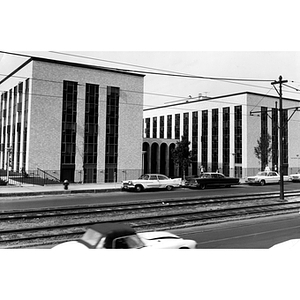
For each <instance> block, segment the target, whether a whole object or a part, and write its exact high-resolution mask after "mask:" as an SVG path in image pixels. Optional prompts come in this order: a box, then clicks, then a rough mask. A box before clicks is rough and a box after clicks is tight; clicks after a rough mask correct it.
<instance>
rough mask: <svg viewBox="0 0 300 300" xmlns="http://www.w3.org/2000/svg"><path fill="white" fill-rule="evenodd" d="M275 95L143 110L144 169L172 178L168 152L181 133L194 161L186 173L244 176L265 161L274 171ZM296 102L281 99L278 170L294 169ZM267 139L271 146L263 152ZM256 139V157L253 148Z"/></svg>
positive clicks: (299, 134) (299, 123) (299, 132)
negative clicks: (202, 169)
mask: <svg viewBox="0 0 300 300" xmlns="http://www.w3.org/2000/svg"><path fill="white" fill-rule="evenodd" d="M277 102H278V97H273V96H267V95H263V94H257V93H250V92H242V93H236V94H230V95H223V96H219V97H213V98H207V97H201V98H199V99H194V100H193V99H191V100H188V101H186V102H181V103H176V104H172V105H165V106H161V107H155V108H149V109H145V110H144V122H143V137H144V141H143V153H144V160H143V167H144V171H145V172H158V173H164V174H166V175H168V176H177V175H178V170H176V167H175V166H174V163H173V161H172V157H171V152H172V149H173V148H174V147H175V145H176V142H177V141H178V140H180V139H181V137H182V136H183V135H186V136H188V140H189V141H190V142H191V144H190V146H191V150H192V153H193V156H194V161H193V163H192V165H191V166H190V168H189V170H188V175H196V174H199V168H200V166H203V167H204V169H205V171H213V172H215V171H216V170H217V169H219V171H220V172H222V173H224V174H225V175H226V176H236V177H240V178H245V177H247V176H249V175H253V174H255V173H257V172H258V171H259V170H261V169H263V168H265V166H266V165H268V166H269V167H270V168H271V169H273V170H278V166H279V164H280V162H279V146H278V145H279V130H278V125H279V122H278V120H279V119H278V118H279V113H278V108H277V107H278V105H277ZM299 107H300V103H299V101H298V100H295V99H285V98H284V99H283V109H284V110H283V117H284V121H285V123H286V124H287V125H286V126H285V129H284V136H283V141H282V142H283V157H284V159H283V172H284V174H285V175H287V174H288V173H291V172H296V171H297V170H298V169H299V159H300V144H299V138H300V114H299V112H298V108H299ZM268 137H270V144H269V146H270V147H271V149H270V151H268V149H267V147H268V143H267V140H268ZM258 140H261V142H262V147H261V156H262V157H261V159H258V158H257V157H256V155H255V153H254V147H256V146H258Z"/></svg>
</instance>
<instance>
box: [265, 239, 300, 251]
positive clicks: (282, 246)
mask: <svg viewBox="0 0 300 300" xmlns="http://www.w3.org/2000/svg"><path fill="white" fill-rule="evenodd" d="M270 249H275V250H297V251H299V250H300V239H291V240H287V241H284V242H281V243H278V244H275V245H273V246H272V247H271V248H270Z"/></svg>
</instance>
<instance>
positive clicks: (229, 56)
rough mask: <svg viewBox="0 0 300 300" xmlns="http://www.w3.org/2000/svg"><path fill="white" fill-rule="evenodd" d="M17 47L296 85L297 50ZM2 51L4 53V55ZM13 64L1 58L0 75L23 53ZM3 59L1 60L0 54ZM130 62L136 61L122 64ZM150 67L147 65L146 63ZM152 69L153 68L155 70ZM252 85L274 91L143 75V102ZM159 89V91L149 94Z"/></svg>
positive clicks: (290, 92)
mask: <svg viewBox="0 0 300 300" xmlns="http://www.w3.org/2000/svg"><path fill="white" fill-rule="evenodd" d="M16 52H17V53H25V54H32V55H36V56H43V57H50V58H57V59H62V60H71V61H79V62H84V63H89V64H96V65H101V66H108V67H116V68H123V69H134V70H141V71H142V70H145V71H150V72H165V71H168V73H172V72H179V73H184V74H190V75H197V76H208V77H225V78H241V79H245V78H248V79H269V80H278V78H279V76H280V75H282V77H283V79H284V80H288V83H287V84H288V85H291V86H293V87H295V88H299V89H300V51H185V52H184V51H104V52H103V51H102V52H101V51H59V50H57V52H61V53H65V54H66V53H67V54H71V55H72V54H74V55H80V56H85V57H92V58H97V59H100V60H109V61H111V62H105V61H100V60H92V59H87V58H80V57H75V56H69V55H64V54H58V53H53V52H49V51H16ZM4 57H6V55H5V56H4ZM14 58H15V59H16V64H15V65H12V64H11V63H9V64H6V67H4V66H3V65H4V64H3V63H2V64H1V62H0V75H3V74H8V73H9V72H10V69H13V68H14V67H15V66H16V65H19V64H21V62H22V61H24V60H25V59H24V58H18V57H14ZM3 62H5V60H4V59H3ZM127 64H132V65H135V66H131V65H127ZM145 67H147V68H152V69H147V68H145ZM154 69H155V70H154ZM244 91H253V92H258V93H261V94H268V95H277V93H276V91H275V89H274V88H273V87H272V85H271V84H270V82H233V81H232V80H231V81H230V82H225V81H223V80H222V81H219V80H208V79H191V78H178V77H169V76H159V75H149V74H146V76H145V88H144V92H145V94H144V107H145V108H148V107H155V106H160V105H164V104H166V103H169V104H170V103H174V101H175V102H176V101H178V100H180V99H183V98H188V97H189V96H192V97H197V96H198V94H199V93H201V94H203V95H207V96H209V97H214V96H220V95H224V94H231V93H236V92H244ZM151 93H154V94H161V95H151ZM283 96H284V97H288V98H294V99H300V92H297V91H296V90H294V89H291V88H288V87H283Z"/></svg>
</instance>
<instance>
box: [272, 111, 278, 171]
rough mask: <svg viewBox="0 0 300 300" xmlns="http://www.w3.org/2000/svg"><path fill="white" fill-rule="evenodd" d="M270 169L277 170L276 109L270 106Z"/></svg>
mask: <svg viewBox="0 0 300 300" xmlns="http://www.w3.org/2000/svg"><path fill="white" fill-rule="evenodd" d="M272 170H275V171H278V109H277V108H272Z"/></svg>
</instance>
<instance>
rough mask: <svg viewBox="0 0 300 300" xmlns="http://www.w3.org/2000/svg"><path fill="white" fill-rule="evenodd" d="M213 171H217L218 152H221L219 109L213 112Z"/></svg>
mask: <svg viewBox="0 0 300 300" xmlns="http://www.w3.org/2000/svg"><path fill="white" fill-rule="evenodd" d="M211 130H212V133H211V136H212V142H211V143H212V144H211V148H212V158H211V161H212V171H213V172H214V171H216V170H217V169H218V168H219V166H218V151H219V110H218V109H217V108H215V109H213V110H212V128H211Z"/></svg>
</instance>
